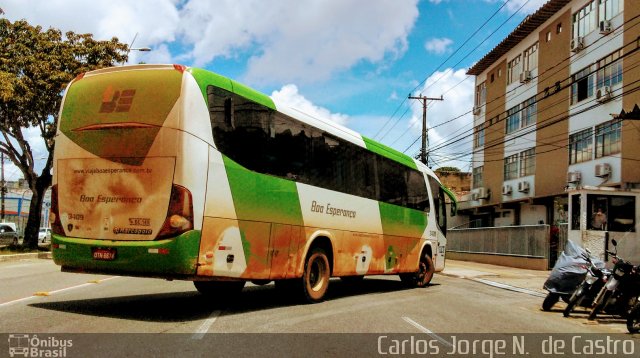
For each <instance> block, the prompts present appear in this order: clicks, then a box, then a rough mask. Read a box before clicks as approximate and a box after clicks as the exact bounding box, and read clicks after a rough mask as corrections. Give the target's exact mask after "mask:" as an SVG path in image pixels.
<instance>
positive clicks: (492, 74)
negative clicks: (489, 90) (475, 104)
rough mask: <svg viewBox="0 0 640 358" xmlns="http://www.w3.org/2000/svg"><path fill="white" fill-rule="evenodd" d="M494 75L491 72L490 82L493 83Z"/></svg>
mask: <svg viewBox="0 0 640 358" xmlns="http://www.w3.org/2000/svg"><path fill="white" fill-rule="evenodd" d="M493 80H494V77H493V73H492V74H491V83H493Z"/></svg>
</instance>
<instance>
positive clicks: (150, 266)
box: [51, 230, 200, 277]
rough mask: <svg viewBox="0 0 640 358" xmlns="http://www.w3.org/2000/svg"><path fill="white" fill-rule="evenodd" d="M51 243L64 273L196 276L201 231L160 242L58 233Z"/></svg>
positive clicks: (53, 236)
mask: <svg viewBox="0 0 640 358" xmlns="http://www.w3.org/2000/svg"><path fill="white" fill-rule="evenodd" d="M51 243H52V245H51V252H52V256H53V262H55V263H56V264H57V265H60V266H62V269H63V270H64V271H76V272H92V273H110V274H116V275H117V274H121V275H134V276H148V277H165V276H166V277H174V276H182V275H195V274H196V268H197V263H198V251H199V249H200V231H197V230H192V231H189V232H186V233H184V234H182V235H179V236H177V237H175V238H171V239H166V240H157V241H112V240H94V239H79V238H73V237H66V236H61V235H55V234H54V235H52V238H51ZM96 251H100V252H101V254H95V253H96ZM105 252H106V253H107V254H106V255H105V254H102V253H105ZM111 254H113V257H111V256H110V255H111Z"/></svg>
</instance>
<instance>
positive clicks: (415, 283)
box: [400, 252, 436, 288]
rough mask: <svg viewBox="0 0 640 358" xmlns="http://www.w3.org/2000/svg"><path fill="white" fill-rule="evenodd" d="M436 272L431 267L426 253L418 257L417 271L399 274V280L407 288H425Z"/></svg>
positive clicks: (432, 266)
mask: <svg viewBox="0 0 640 358" xmlns="http://www.w3.org/2000/svg"><path fill="white" fill-rule="evenodd" d="M435 271H436V268H435V266H434V265H433V260H432V259H431V256H429V254H428V253H426V252H425V253H424V254H423V255H422V257H420V263H419V264H418V270H417V271H416V272H412V273H402V274H400V280H401V281H402V282H403V283H405V284H406V285H407V286H409V287H418V288H420V287H425V286H427V285H428V284H429V283H430V282H431V279H433V274H434V272H435Z"/></svg>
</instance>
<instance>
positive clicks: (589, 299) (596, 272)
mask: <svg viewBox="0 0 640 358" xmlns="http://www.w3.org/2000/svg"><path fill="white" fill-rule="evenodd" d="M582 257H583V258H584V260H585V261H586V262H587V264H588V265H589V266H588V267H587V275H586V276H585V278H584V280H583V281H582V283H581V284H580V285H579V286H578V288H577V289H576V290H575V291H574V292H573V294H572V295H571V298H570V299H569V302H567V307H566V308H565V309H564V311H563V312H562V314H563V315H564V316H565V317H569V315H571V312H572V311H573V309H574V308H575V307H576V306H581V307H591V305H592V303H593V300H594V299H595V298H596V295H597V294H598V292H600V290H601V289H602V287H603V286H604V285H605V283H606V282H607V278H608V277H609V275H610V274H611V272H610V271H609V270H607V269H605V268H604V262H602V261H600V260H598V259H595V258H593V259H592V258H591V251H589V249H586V254H584V253H583V255H582Z"/></svg>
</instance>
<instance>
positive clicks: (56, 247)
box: [51, 244, 67, 250]
mask: <svg viewBox="0 0 640 358" xmlns="http://www.w3.org/2000/svg"><path fill="white" fill-rule="evenodd" d="M51 247H53V248H54V249H60V250H66V249H67V245H60V244H53V245H51Z"/></svg>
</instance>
